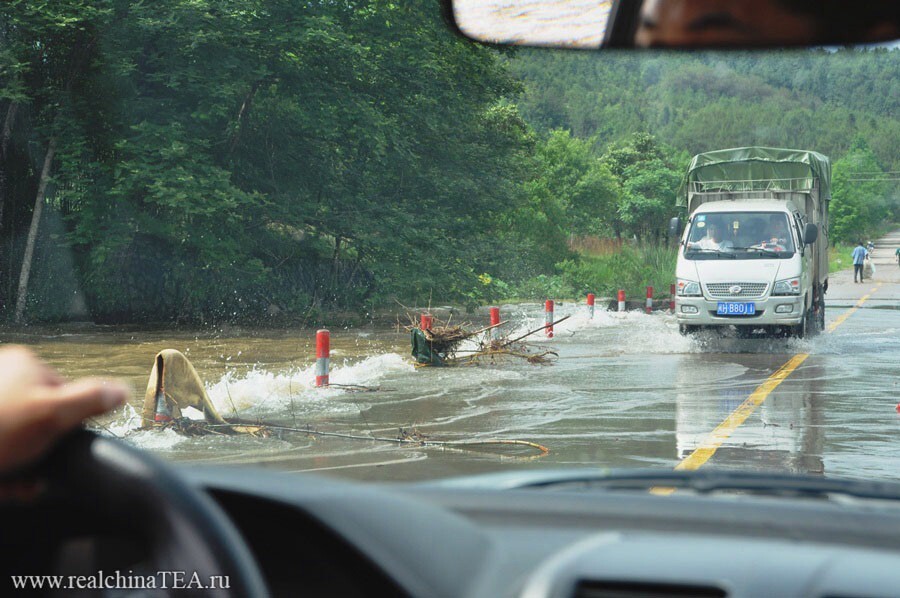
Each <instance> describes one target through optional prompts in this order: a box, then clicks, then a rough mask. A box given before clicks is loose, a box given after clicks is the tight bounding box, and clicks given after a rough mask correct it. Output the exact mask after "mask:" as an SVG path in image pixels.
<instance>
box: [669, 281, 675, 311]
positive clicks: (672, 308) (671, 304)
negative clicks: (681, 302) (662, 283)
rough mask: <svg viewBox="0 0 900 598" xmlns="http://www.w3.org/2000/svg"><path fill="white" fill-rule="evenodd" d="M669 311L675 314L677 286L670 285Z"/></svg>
mask: <svg viewBox="0 0 900 598" xmlns="http://www.w3.org/2000/svg"><path fill="white" fill-rule="evenodd" d="M669 311H670V312H672V313H673V314H674V313H675V285H674V284H672V285H669Z"/></svg>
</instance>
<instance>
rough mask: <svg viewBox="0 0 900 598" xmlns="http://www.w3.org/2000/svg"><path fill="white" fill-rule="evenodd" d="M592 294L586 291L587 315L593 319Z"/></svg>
mask: <svg viewBox="0 0 900 598" xmlns="http://www.w3.org/2000/svg"><path fill="white" fill-rule="evenodd" d="M594 299H595V297H594V294H593V293H588V296H587V306H588V316H589V317H590V318H591V319H592V320H593V319H594Z"/></svg>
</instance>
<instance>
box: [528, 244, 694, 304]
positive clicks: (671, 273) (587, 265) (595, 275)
mask: <svg viewBox="0 0 900 598" xmlns="http://www.w3.org/2000/svg"><path fill="white" fill-rule="evenodd" d="M676 261H677V250H676V249H675V248H674V247H663V246H658V245H638V246H624V247H622V249H621V250H619V251H618V252H615V253H609V254H607V255H581V256H578V257H576V258H574V259H570V260H565V261H563V262H560V263H559V264H557V270H558V272H559V273H558V274H556V275H553V276H545V275H540V276H536V277H534V278H532V279H530V280H528V281H526V282H524V283H522V284H520V285H519V286H517V287H516V288H515V291H516V293H517V296H518V297H519V298H522V299H546V298H560V299H563V298H570V299H571V298H577V297H581V296H583V295H586V294H587V293H589V292H590V293H596V294H597V295H600V296H606V297H613V296H615V294H616V291H618V290H619V289H624V290H625V293H626V294H627V295H628V296H629V297H632V298H634V297H644V293H645V291H646V288H647V286H648V285H649V286H653V288H654V291H655V294H656V295H657V296H661V295H665V296H668V293H669V285H670V284H672V283H673V282H675V263H676Z"/></svg>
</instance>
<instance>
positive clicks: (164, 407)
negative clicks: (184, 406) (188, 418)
mask: <svg viewBox="0 0 900 598" xmlns="http://www.w3.org/2000/svg"><path fill="white" fill-rule="evenodd" d="M153 421H155V422H157V423H165V422H170V421H172V410H171V409H169V404H168V403H167V402H166V393H165V392H163V391H162V390H160V391H159V392H158V393H156V415H154V416H153Z"/></svg>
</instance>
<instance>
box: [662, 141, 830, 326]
mask: <svg viewBox="0 0 900 598" xmlns="http://www.w3.org/2000/svg"><path fill="white" fill-rule="evenodd" d="M830 199H831V162H830V160H829V159H828V157H826V156H823V155H822V154H819V153H816V152H812V151H805V150H790V149H777V148H765V147H745V148H735V149H727V150H718V151H713V152H707V153H704V154H699V155H697V156H695V157H694V158H693V160H692V161H691V164H690V166H689V168H688V171H687V174H686V176H685V179H684V183H683V188H682V191H681V193H680V194H679V205H682V206H684V207H686V208H687V213H688V214H689V216H688V218H687V222H686V226H685V227H684V231H683V233H682V232H681V228H682V226H681V219H680V218H673V219H672V222H671V223H670V234H671V235H672V236H676V237H678V236H679V233H680V239H681V242H680V247H679V252H678V265H677V268H676V278H677V281H676V295H675V315H676V318H677V320H678V324H679V330H680V331H681V332H682V333H683V334H688V333H692V332H695V331H698V330H700V329H702V328H708V327H732V326H733V327H735V328H736V329H737V332H738V334H739V335H740V336H750V335H752V334H755V333H760V332H762V333H769V334H785V335H789V336H798V337H802V336H806V335H810V334H814V333H816V332H819V331H821V330H822V329H823V328H824V325H825V293H826V291H827V290H828V202H829V201H830Z"/></svg>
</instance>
